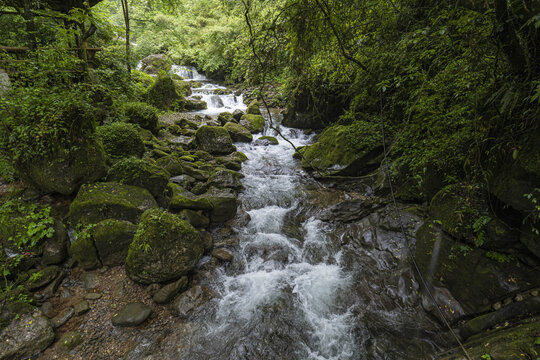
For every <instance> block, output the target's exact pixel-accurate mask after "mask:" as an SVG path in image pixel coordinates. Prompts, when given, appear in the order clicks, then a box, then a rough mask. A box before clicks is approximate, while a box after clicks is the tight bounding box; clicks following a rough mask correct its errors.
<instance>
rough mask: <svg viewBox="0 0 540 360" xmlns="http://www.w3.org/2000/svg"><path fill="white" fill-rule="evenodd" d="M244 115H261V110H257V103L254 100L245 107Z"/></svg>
mask: <svg viewBox="0 0 540 360" xmlns="http://www.w3.org/2000/svg"><path fill="white" fill-rule="evenodd" d="M246 114H250V115H261V109H260V108H259V102H258V101H257V100H256V99H255V100H253V101H252V102H251V103H250V104H249V105H248V107H247V110H246Z"/></svg>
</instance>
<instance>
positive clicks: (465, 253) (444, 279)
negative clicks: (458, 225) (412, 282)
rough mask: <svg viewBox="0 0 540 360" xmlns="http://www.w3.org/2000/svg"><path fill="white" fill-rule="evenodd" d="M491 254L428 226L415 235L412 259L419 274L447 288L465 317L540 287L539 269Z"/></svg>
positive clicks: (437, 228)
mask: <svg viewBox="0 0 540 360" xmlns="http://www.w3.org/2000/svg"><path fill="white" fill-rule="evenodd" d="M493 255H494V253H493V252H488V251H486V250H483V249H479V248H473V247H470V246H467V245H466V244H464V243H461V242H458V241H456V240H454V239H452V238H451V237H450V236H448V235H447V234H446V233H444V232H443V231H442V230H441V229H440V228H439V227H437V226H435V225H432V224H429V223H426V224H424V225H423V226H422V227H421V228H420V229H419V230H418V232H417V234H416V249H415V257H416V261H417V263H418V266H419V268H420V270H421V271H422V274H423V275H424V276H425V277H426V278H427V279H428V280H429V281H434V285H437V286H439V285H441V286H443V287H446V288H448V290H450V292H451V293H452V295H453V296H454V297H455V299H456V300H457V301H458V302H459V303H460V304H461V306H462V307H463V309H464V310H465V312H466V314H467V315H472V314H478V313H482V312H484V311H487V310H489V309H490V307H491V305H492V304H494V303H496V302H497V301H500V300H503V299H505V298H507V297H509V296H510V297H511V296H512V294H515V293H518V292H522V291H525V290H528V289H530V288H533V287H536V286H539V285H540V272H539V271H538V270H534V269H532V268H530V267H528V266H527V265H525V264H523V263H521V262H519V261H518V260H517V259H515V258H513V257H508V256H507V257H501V258H500V259H498V260H496V259H494V256H493ZM430 271H433V273H430Z"/></svg>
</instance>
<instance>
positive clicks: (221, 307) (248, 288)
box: [160, 67, 443, 360]
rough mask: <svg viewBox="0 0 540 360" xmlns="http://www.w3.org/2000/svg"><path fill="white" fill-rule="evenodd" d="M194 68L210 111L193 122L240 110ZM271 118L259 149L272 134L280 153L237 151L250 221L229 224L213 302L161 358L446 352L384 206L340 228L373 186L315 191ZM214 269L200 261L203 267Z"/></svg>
mask: <svg viewBox="0 0 540 360" xmlns="http://www.w3.org/2000/svg"><path fill="white" fill-rule="evenodd" d="M187 69H189V68H187ZM187 69H186V68H184V67H181V68H180V67H177V68H176V69H175V72H176V73H178V74H180V75H181V76H182V75H183V76H184V77H187V76H188V75H187V73H185V72H184V73H182V72H183V71H184V70H187ZM189 70H191V71H190V72H189V73H190V74H191V75H194V76H192V77H191V78H190V79H192V80H196V81H200V82H202V84H203V85H202V87H201V88H196V89H193V93H194V96H201V97H202V98H203V100H205V101H207V104H208V109H207V110H204V111H201V112H199V113H201V114H204V115H217V114H219V113H220V112H222V111H230V112H232V111H233V110H234V109H241V110H245V108H246V106H245V104H244V103H243V98H242V97H241V96H234V95H215V94H214V90H215V89H222V88H223V87H221V86H219V85H215V84H212V83H210V82H208V81H207V80H206V78H204V77H203V76H202V75H200V74H198V73H197V72H196V71H195V72H193V70H194V69H189ZM223 89H224V88H223ZM272 117H273V121H274V125H276V126H279V128H280V131H281V132H282V134H283V135H284V136H285V137H286V138H287V139H289V140H290V141H291V142H292V143H294V145H295V146H304V145H308V144H310V143H311V142H312V141H313V136H308V135H305V134H304V132H303V131H302V130H298V129H291V128H286V127H283V126H281V125H279V123H280V116H279V114H273V116H272ZM266 118H267V129H266V130H265V132H264V134H257V135H255V136H254V140H255V139H256V138H258V137H260V136H262V135H271V136H276V137H277V138H278V140H279V145H273V146H256V145H254V144H253V143H239V144H236V146H237V147H238V151H242V152H243V153H245V154H246V155H247V157H248V158H249V160H248V161H246V162H245V163H244V165H243V167H242V170H241V172H242V174H243V175H244V176H245V177H244V179H243V180H242V181H243V186H244V188H245V189H244V190H243V191H242V192H241V194H240V210H241V211H239V214H240V215H238V217H242V214H241V213H243V212H247V214H249V218H250V220H249V222H248V223H247V225H244V224H242V225H241V226H237V227H233V229H234V231H235V232H236V235H237V241H236V242H232V243H230V244H227V245H228V246H227V247H228V248H229V249H230V250H232V251H233V253H234V260H233V262H232V263H230V264H227V265H219V266H217V267H215V268H213V269H212V276H211V277H208V278H207V280H206V282H207V285H208V286H209V287H210V288H211V289H212V290H213V291H214V292H215V296H214V299H213V300H212V301H209V302H208V303H206V304H205V305H204V306H202V307H201V308H200V309H199V310H198V311H197V312H196V313H195V314H193V315H191V316H190V317H189V318H188V319H187V320H186V326H185V327H184V328H183V329H182V330H181V331H180V330H178V334H174V335H172V336H169V337H168V338H167V339H166V341H165V344H166V346H165V347H164V349H165V350H162V353H161V354H160V355H161V356H163V358H170V359H173V358H176V359H194V360H195V359H306V360H349V359H428V358H430V357H426V355H425V354H432V353H436V352H437V351H438V350H440V349H441V347H442V346H443V345H441V341H440V340H439V339H437V337H436V335H435V334H436V333H437V332H439V331H440V328H439V325H438V324H437V323H436V322H435V321H433V320H432V319H431V318H430V317H429V316H428V314H427V313H426V312H425V311H424V310H423V308H422V306H421V296H420V295H419V291H418V284H417V282H416V281H415V280H414V276H413V273H412V270H411V268H410V264H409V261H408V259H407V252H406V246H407V244H406V242H405V241H406V240H405V239H404V238H403V237H402V235H401V234H400V233H399V230H398V228H399V226H398V225H397V223H396V219H395V214H393V213H392V211H391V210H390V208H387V207H382V208H381V209H378V210H377V211H374V212H372V213H371V214H368V215H366V216H361V217H359V218H357V219H353V220H352V221H351V219H350V217H349V218H347V221H340V216H341V217H343V216H345V217H347V216H346V215H347V206H343V204H355V202H357V201H358V199H362V198H364V197H365V196H370V195H372V192H371V189H370V188H369V186H364V187H362V189H363V190H362V191H357V192H355V193H354V194H350V193H345V192H343V191H340V190H337V189H331V188H328V187H324V186H322V185H320V184H319V183H317V182H316V181H315V180H313V179H312V178H311V177H310V176H308V174H306V173H305V172H304V171H303V170H302V168H301V166H300V162H299V161H298V160H295V159H293V154H294V149H293V147H292V146H291V145H290V144H289V143H288V142H286V141H284V140H283V139H282V138H280V137H279V136H278V135H277V134H276V133H275V132H274V131H273V130H271V129H269V128H268V116H266ZM355 196H356V198H355ZM340 204H341V205H340ZM329 209H334V210H335V211H334V212H331V211H330V210H329ZM333 214H334V215H335V216H334V215H333ZM336 214H337V215H336ZM409 220H410V221H411V222H412V226H413V227H415V226H416V227H418V226H420V225H421V220H420V219H419V218H417V217H415V216H413V215H410V216H409ZM237 223H241V222H240V221H238V222H237ZM219 237H220V235H219V229H217V230H215V238H218V239H219ZM209 261H210V258H209V257H206V258H205V259H203V260H202V262H201V264H200V266H201V269H204V268H205V262H209Z"/></svg>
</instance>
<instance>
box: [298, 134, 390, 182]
mask: <svg viewBox="0 0 540 360" xmlns="http://www.w3.org/2000/svg"><path fill="white" fill-rule="evenodd" d="M363 133H364V131H355V129H354V128H353V127H352V126H345V125H334V126H331V127H329V128H327V129H326V130H325V131H324V132H323V133H322V134H321V135H320V136H319V138H318V140H317V142H315V143H314V144H313V145H310V146H306V147H304V148H302V149H301V150H300V151H301V153H302V166H303V167H304V168H307V169H313V170H316V171H317V172H318V173H319V174H320V175H336V176H337V175H340V176H355V175H360V174H363V173H367V172H369V171H371V170H373V169H375V168H377V167H378V166H379V164H380V161H381V160H382V146H381V143H380V141H378V140H376V139H375V138H376V137H377V136H376V135H375V136H374V135H373V133H366V134H365V136H366V140H365V141H366V142H364V140H361V141H360V143H355V142H354V141H355V139H356V136H361V135H362V134H363ZM351 135H353V136H352V137H351ZM362 139H364V138H362Z"/></svg>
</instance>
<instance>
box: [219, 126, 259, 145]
mask: <svg viewBox="0 0 540 360" xmlns="http://www.w3.org/2000/svg"><path fill="white" fill-rule="evenodd" d="M224 128H225V129H227V131H228V132H229V135H230V136H231V139H232V141H234V142H251V141H252V140H253V135H251V132H250V131H249V130H248V129H246V128H245V127H243V126H242V125H240V124H237V123H233V122H228V123H226V124H225V125H224Z"/></svg>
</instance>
